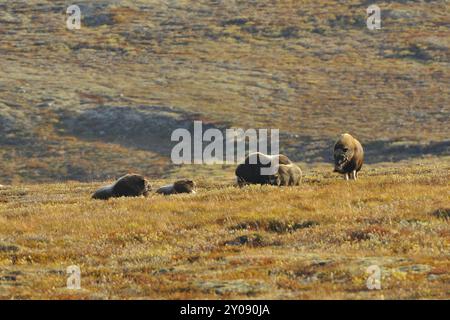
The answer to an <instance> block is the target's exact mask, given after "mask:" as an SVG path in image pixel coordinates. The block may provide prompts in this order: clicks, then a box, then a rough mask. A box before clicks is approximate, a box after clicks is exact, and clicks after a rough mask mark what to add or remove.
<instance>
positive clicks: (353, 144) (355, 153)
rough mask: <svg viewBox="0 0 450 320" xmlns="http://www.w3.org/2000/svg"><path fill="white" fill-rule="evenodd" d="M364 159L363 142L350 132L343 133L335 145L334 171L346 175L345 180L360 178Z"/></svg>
mask: <svg viewBox="0 0 450 320" xmlns="http://www.w3.org/2000/svg"><path fill="white" fill-rule="evenodd" d="M363 161H364V150H363V147H362V145H361V143H360V142H359V141H358V140H356V139H355V138H353V137H352V136H351V135H349V134H348V133H344V134H342V135H341V136H340V137H339V139H338V140H337V141H336V144H335V145H334V172H339V173H342V174H343V175H344V178H345V180H348V179H349V176H350V178H352V179H353V180H356V179H357V178H358V172H359V170H361V167H362V165H363Z"/></svg>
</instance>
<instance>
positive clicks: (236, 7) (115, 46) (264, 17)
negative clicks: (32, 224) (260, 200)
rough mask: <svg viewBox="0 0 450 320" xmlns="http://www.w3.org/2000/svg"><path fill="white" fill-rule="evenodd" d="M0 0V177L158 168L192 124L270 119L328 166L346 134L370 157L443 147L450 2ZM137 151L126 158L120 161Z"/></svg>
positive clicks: (166, 169)
mask: <svg viewBox="0 0 450 320" xmlns="http://www.w3.org/2000/svg"><path fill="white" fill-rule="evenodd" d="M77 3H78V4H79V5H80V7H81V11H82V16H83V20H82V29H81V30H77V31H70V30H67V29H66V24H65V19H66V15H65V11H66V8H67V7H68V5H69V4H72V3H71V2H70V1H60V0H57V1H45V0H43V1H27V2H17V1H0V34H1V39H0V70H1V72H0V156H1V161H0V180H1V182H2V183H3V184H5V183H19V182H42V181H46V182H52V181H53V182H55V181H67V180H78V181H93V180H104V179H108V178H112V177H115V176H117V175H119V174H121V173H123V172H127V171H139V172H142V173H145V174H147V175H149V176H152V177H155V178H156V177H160V176H161V175H163V174H164V176H169V175H170V174H171V172H172V170H173V169H174V168H173V167H172V166H171V163H170V161H169V159H168V156H169V154H170V153H169V150H170V141H169V137H170V136H169V134H170V132H171V131H172V130H173V129H175V128H178V127H189V126H191V124H192V120H193V119H199V120H203V121H204V122H207V123H208V124H210V125H212V126H217V127H219V128H224V127H230V126H238V127H243V128H255V127H256V128H279V129H280V131H281V136H282V143H281V147H282V151H283V152H284V153H287V154H288V155H289V156H290V157H291V158H293V159H295V160H297V161H303V162H307V163H311V164H312V163H316V162H327V161H329V158H330V151H329V150H330V146H331V145H332V143H333V141H334V139H335V137H336V136H337V135H338V134H340V133H342V132H346V131H348V132H351V133H352V134H354V135H355V136H356V137H357V138H359V139H360V140H361V141H362V142H363V143H364V145H365V146H366V150H367V153H368V155H369V156H368V157H367V161H369V162H371V163H378V162H386V161H398V160H402V159H408V158H411V157H413V158H420V157H421V156H422V155H423V154H427V155H434V156H436V155H437V156H442V155H449V154H450V152H449V145H450V142H449V129H448V125H447V123H448V120H449V114H450V110H449V102H450V92H449V86H448V83H449V82H450V73H449V54H450V51H449V46H450V43H449V37H448V33H449V24H448V1H426V2H422V1H420V2H419V1H379V2H377V4H378V5H379V6H380V8H381V9H382V30H378V31H370V30H368V29H367V28H366V25H365V19H366V8H367V6H368V5H369V3H368V2H367V1H363V0H352V1H345V2H342V1H340V2H335V1H326V0H320V1H317V0H314V1H312V0H311V1H309V0H308V1H296V0H284V1H235V0H231V1H210V0H200V1H184V0H183V1H169V0H160V1H150V0H146V1H144V0H139V1H127V0H125V1H104V0H100V1H94V2H93V1H78V2H77ZM130 154H132V155H133V156H132V157H129V156H128V155H130Z"/></svg>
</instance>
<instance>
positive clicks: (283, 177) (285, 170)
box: [270, 163, 302, 186]
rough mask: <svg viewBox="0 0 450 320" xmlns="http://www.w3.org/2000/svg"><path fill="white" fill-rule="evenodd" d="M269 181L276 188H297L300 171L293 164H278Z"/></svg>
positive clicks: (300, 176) (299, 180)
mask: <svg viewBox="0 0 450 320" xmlns="http://www.w3.org/2000/svg"><path fill="white" fill-rule="evenodd" d="M270 179H271V184H273V185H276V186H298V185H300V183H301V181H302V170H301V169H300V168H299V167H298V166H297V165H295V164H293V163H291V164H280V165H279V166H278V168H277V172H276V173H275V174H274V175H273V176H271V178H270Z"/></svg>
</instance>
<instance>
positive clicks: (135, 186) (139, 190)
mask: <svg viewBox="0 0 450 320" xmlns="http://www.w3.org/2000/svg"><path fill="white" fill-rule="evenodd" d="M150 190H151V186H150V184H149V183H148V181H147V180H146V179H145V178H144V177H143V176H141V175H138V174H127V175H125V176H123V177H121V178H119V180H117V181H116V182H115V183H113V184H111V185H109V186H105V187H102V188H100V189H98V190H97V191H96V192H95V193H94V194H93V195H92V198H93V199H99V200H108V199H109V198H119V197H139V196H147V195H148V193H149V191H150Z"/></svg>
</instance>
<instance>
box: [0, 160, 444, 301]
mask: <svg viewBox="0 0 450 320" xmlns="http://www.w3.org/2000/svg"><path fill="white" fill-rule="evenodd" d="M447 163H448V162H447ZM449 172H450V167H449V165H444V166H443V165H442V163H440V162H429V163H428V164H427V165H422V166H420V165H417V164H414V165H412V166H411V165H406V166H401V167H400V166H399V167H395V168H392V167H386V168H383V169H380V168H379V167H378V166H376V167H374V166H369V167H366V168H365V170H364V174H363V175H361V179H360V180H358V181H357V182H346V181H344V180H341V179H339V180H338V179H336V178H335V177H334V175H331V174H330V173H329V170H328V169H325V170H322V169H319V170H315V171H309V173H308V175H307V176H306V178H305V183H304V184H303V185H302V186H300V187H295V188H276V187H269V186H265V187H260V186H252V187H248V188H244V189H239V188H236V187H232V186H231V183H232V181H233V180H232V179H233V177H232V171H229V172H228V175H226V176H224V177H223V178H222V179H220V180H219V181H220V182H218V181H217V180H214V179H210V178H207V179H203V180H201V181H199V190H198V193H197V194H195V195H175V196H171V197H164V196H161V195H156V194H152V195H151V196H150V197H148V198H133V199H129V198H128V199H124V198H122V199H113V200H111V201H104V202H103V201H95V200H91V201H87V199H88V197H89V196H90V194H91V193H92V192H93V190H95V189H96V188H97V187H98V186H99V184H98V183H95V184H88V183H84V184H82V183H65V184H39V185H37V184H36V185H26V186H15V187H11V188H6V189H0V298H8V299H10V298H14V299H30V298H32V299H38V298H40V299H42V298H44V299H49V298H51V299H119V298H120V299H129V298H135V299H138V298H139V299H141V298H146V299H167V298H171V299H179V298H185V299H199V298H207V299H211V298H221V299H226V298H227V299H230V298H232V299H255V298H256V299H336V298H338V299H342V298H346V299H349V298H350V299H446V298H448V296H449V294H450V291H449V289H450V287H449V281H450V274H449V270H450V259H449V252H450V250H449V248H450V242H449V240H450V224H449V215H450V203H449V197H448V190H449V181H450V176H449ZM167 182H169V181H168V180H164V181H162V180H159V181H152V183H153V185H154V186H155V187H157V186H160V185H162V184H165V183H167ZM70 265H77V266H79V267H80V269H81V290H69V289H67V288H66V280H67V274H66V268H67V267H68V266H70ZM370 265H378V266H379V267H380V268H381V288H382V289H381V290H368V289H367V287H366V280H367V278H368V276H369V275H368V274H367V273H366V270H367V267H369V266H370Z"/></svg>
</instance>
